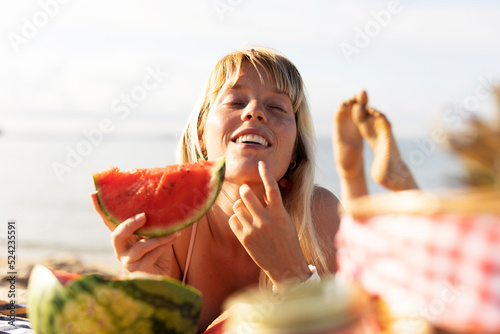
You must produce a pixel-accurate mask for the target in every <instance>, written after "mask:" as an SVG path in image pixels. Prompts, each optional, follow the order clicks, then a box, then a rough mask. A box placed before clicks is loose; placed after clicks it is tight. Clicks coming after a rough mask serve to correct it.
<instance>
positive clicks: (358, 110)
mask: <svg viewBox="0 0 500 334" xmlns="http://www.w3.org/2000/svg"><path fill="white" fill-rule="evenodd" d="M352 119H353V123H354V124H356V125H357V127H358V130H359V133H360V134H361V136H362V137H363V138H364V139H366V141H367V142H368V144H369V145H370V147H371V149H372V150H373V155H374V160H373V164H372V167H371V177H372V179H373V180H374V181H375V182H377V183H379V184H381V185H382V186H384V187H385V188H387V189H389V190H392V191H400V190H409V189H416V188H418V186H417V184H416V182H415V180H414V178H413V175H412V173H411V171H410V169H409V168H408V166H407V165H406V164H405V162H404V161H403V159H402V158H401V155H400V153H399V150H398V147H397V144H396V141H395V140H394V136H393V135H392V129H391V124H390V123H389V121H388V120H387V118H386V117H385V115H384V114H382V113H381V112H379V111H377V110H375V109H373V108H371V107H368V106H367V105H361V104H355V105H354V106H353V108H352Z"/></svg>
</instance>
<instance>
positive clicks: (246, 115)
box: [241, 101, 266, 122]
mask: <svg viewBox="0 0 500 334" xmlns="http://www.w3.org/2000/svg"><path fill="white" fill-rule="evenodd" d="M241 119H242V120H243V121H250V120H254V121H261V122H262V121H266V115H265V109H264V106H263V105H262V104H261V103H259V102H257V101H253V102H251V103H249V104H248V105H247V107H246V108H245V109H244V111H243V114H242V117H241Z"/></svg>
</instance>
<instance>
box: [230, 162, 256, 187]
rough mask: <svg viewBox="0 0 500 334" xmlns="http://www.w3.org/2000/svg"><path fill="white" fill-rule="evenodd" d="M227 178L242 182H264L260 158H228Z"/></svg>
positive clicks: (233, 181)
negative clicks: (260, 170) (260, 168)
mask: <svg viewBox="0 0 500 334" xmlns="http://www.w3.org/2000/svg"><path fill="white" fill-rule="evenodd" d="M225 180H226V181H228V182H232V183H241V184H243V183H255V182H262V179H261V178H260V174H259V160H258V159H255V160H252V159H245V160H244V161H242V160H232V159H231V160H229V161H228V160H226V175H225Z"/></svg>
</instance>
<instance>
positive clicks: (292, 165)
mask: <svg viewBox="0 0 500 334" xmlns="http://www.w3.org/2000/svg"><path fill="white" fill-rule="evenodd" d="M295 167H297V161H295V160H294V161H292V162H291V163H290V165H288V169H294V168H295Z"/></svg>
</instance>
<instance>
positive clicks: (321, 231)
mask: <svg viewBox="0 0 500 334" xmlns="http://www.w3.org/2000/svg"><path fill="white" fill-rule="evenodd" d="M312 206H313V207H312V209H313V210H312V215H313V221H314V228H315V229H316V233H317V236H318V239H319V240H318V241H319V243H320V247H321V248H322V249H323V252H324V254H325V255H326V256H327V261H328V263H329V269H330V271H331V272H335V271H336V269H337V261H336V249H335V235H336V234H337V231H338V229H339V225H340V213H339V209H341V204H340V201H339V199H338V198H337V196H335V195H334V194H333V193H332V192H331V191H329V190H328V189H325V188H323V187H319V186H316V187H315V189H314V194H313V203H312Z"/></svg>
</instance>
